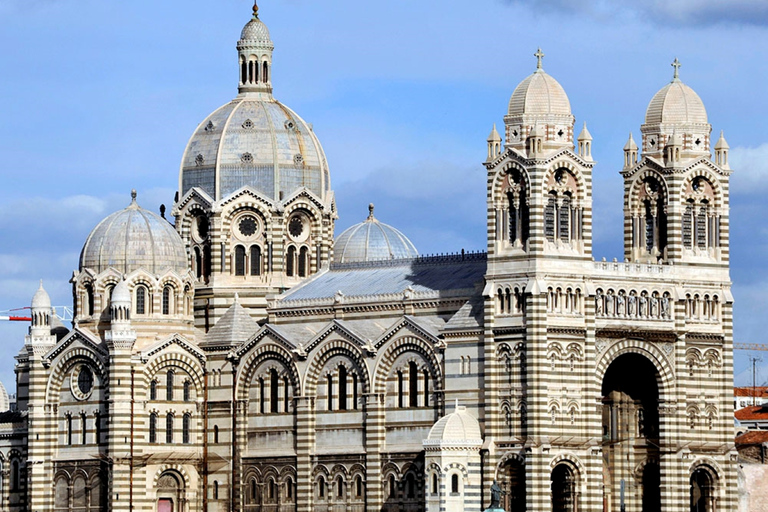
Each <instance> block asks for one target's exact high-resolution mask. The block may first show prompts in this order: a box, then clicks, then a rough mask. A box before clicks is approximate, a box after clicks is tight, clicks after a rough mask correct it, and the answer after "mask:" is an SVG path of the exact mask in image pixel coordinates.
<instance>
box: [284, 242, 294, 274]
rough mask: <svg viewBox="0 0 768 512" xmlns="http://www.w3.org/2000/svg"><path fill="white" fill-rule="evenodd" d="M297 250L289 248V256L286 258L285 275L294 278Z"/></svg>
mask: <svg viewBox="0 0 768 512" xmlns="http://www.w3.org/2000/svg"><path fill="white" fill-rule="evenodd" d="M295 260H296V248H295V247H293V246H291V247H289V248H288V254H287V256H286V258H285V275H287V276H288V277H293V274H294V272H295V271H294V268H295V264H296V261H295Z"/></svg>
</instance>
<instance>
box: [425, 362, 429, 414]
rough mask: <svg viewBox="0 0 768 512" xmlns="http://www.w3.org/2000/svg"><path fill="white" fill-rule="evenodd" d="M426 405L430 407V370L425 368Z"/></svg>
mask: <svg viewBox="0 0 768 512" xmlns="http://www.w3.org/2000/svg"><path fill="white" fill-rule="evenodd" d="M424 407H429V372H428V371H427V370H426V369H424Z"/></svg>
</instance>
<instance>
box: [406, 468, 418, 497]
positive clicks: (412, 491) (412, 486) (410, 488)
mask: <svg viewBox="0 0 768 512" xmlns="http://www.w3.org/2000/svg"><path fill="white" fill-rule="evenodd" d="M405 497H406V498H408V499H411V500H412V499H414V498H415V497H416V479H415V478H414V476H413V473H408V476H406V477H405Z"/></svg>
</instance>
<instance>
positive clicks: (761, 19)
mask: <svg viewBox="0 0 768 512" xmlns="http://www.w3.org/2000/svg"><path fill="white" fill-rule="evenodd" d="M505 1H506V2H507V3H510V4H518V5H535V6H536V9H537V10H538V9H541V8H544V10H546V11H551V10H560V11H565V12H568V13H580V14H583V15H587V16H590V17H594V18H615V17H630V18H636V19H638V20H648V21H653V22H655V23H658V24H662V25H679V24H685V25H716V24H719V23H727V22H739V23H747V24H751V25H765V24H768V3H766V2H765V0H729V1H723V0H675V1H673V2H670V1H669V0H635V1H634V2H615V1H612V0H537V1H536V2H535V3H534V2H532V1H530V0H505Z"/></svg>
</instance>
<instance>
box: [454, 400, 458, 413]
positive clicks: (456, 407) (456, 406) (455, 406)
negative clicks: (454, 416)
mask: <svg viewBox="0 0 768 512" xmlns="http://www.w3.org/2000/svg"><path fill="white" fill-rule="evenodd" d="M453 407H454V410H455V411H458V410H459V399H458V398H457V399H456V405H454V406H453Z"/></svg>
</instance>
